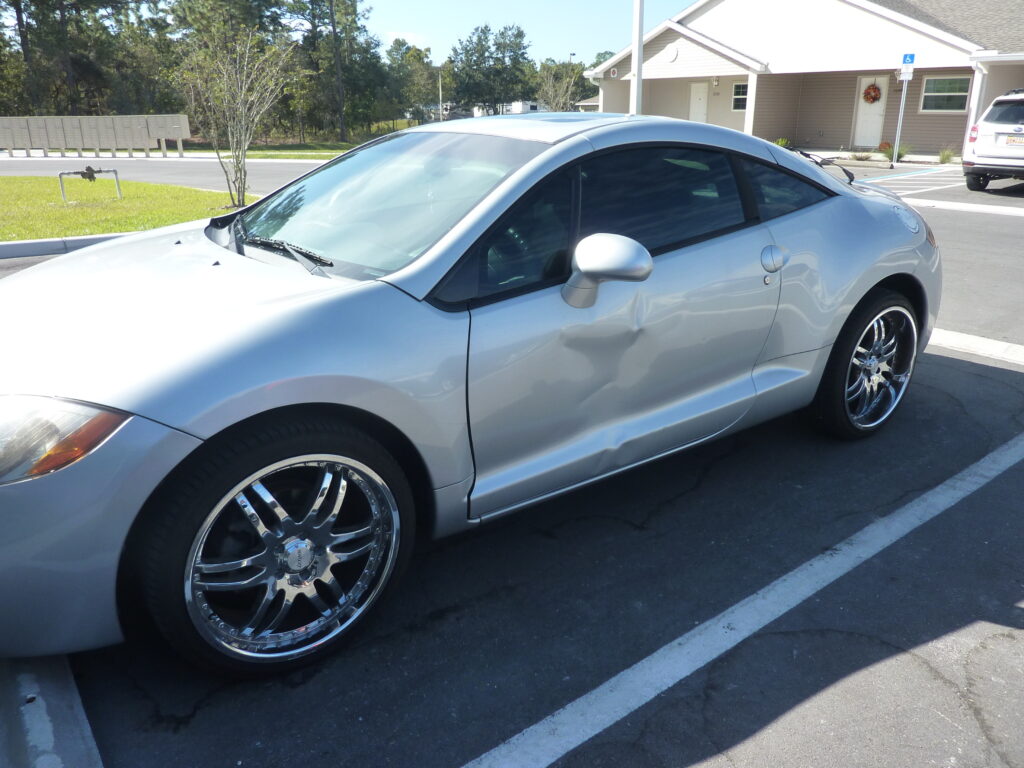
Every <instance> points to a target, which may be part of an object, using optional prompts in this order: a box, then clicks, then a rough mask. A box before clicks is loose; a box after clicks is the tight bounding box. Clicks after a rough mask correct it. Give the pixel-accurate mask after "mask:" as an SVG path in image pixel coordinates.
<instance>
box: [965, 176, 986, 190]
mask: <svg viewBox="0 0 1024 768" xmlns="http://www.w3.org/2000/svg"><path fill="white" fill-rule="evenodd" d="M966 179H967V188H968V189H969V190H971V191H972V192H983V191H984V190H985V188H986V187H987V186H988V176H982V175H981V174H980V173H968V174H967V176H966Z"/></svg>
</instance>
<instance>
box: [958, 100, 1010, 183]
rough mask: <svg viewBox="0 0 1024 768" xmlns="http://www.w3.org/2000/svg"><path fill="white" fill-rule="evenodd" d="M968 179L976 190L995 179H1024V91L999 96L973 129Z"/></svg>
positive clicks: (966, 163) (966, 168)
mask: <svg viewBox="0 0 1024 768" xmlns="http://www.w3.org/2000/svg"><path fill="white" fill-rule="evenodd" d="M964 176H966V177H967V188H968V189H973V190H982V189H984V188H985V187H987V186H988V183H989V182H990V181H992V180H993V179H1007V178H1014V179H1024V88H1018V89H1016V90H1013V91H1009V92H1008V93H1005V94H1003V95H1002V96H999V97H998V98H997V99H996V100H995V101H993V102H992V106H990V107H989V108H988V110H987V111H986V112H985V114H984V115H983V116H982V118H981V120H979V121H978V124H977V125H974V126H972V127H971V132H970V134H969V136H968V138H967V148H966V149H965V150H964Z"/></svg>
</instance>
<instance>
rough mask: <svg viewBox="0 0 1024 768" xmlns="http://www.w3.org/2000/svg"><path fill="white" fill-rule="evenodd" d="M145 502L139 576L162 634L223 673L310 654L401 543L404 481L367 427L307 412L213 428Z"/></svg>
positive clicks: (392, 565)
mask: <svg viewBox="0 0 1024 768" xmlns="http://www.w3.org/2000/svg"><path fill="white" fill-rule="evenodd" d="M165 488H166V490H165V492H164V493H162V494H161V496H160V497H159V498H158V499H157V501H156V502H155V503H154V504H153V505H151V507H150V508H147V510H146V512H145V517H144V518H143V520H142V521H141V524H142V525H143V528H142V530H141V531H140V536H139V539H138V541H139V552H138V554H139V557H137V558H136V562H138V563H139V566H138V570H139V571H141V573H138V577H139V578H141V581H142V592H143V597H144V600H145V604H146V607H147V609H148V611H149V613H150V615H151V616H152V617H153V621H154V623H155V624H156V626H157V628H158V629H159V630H160V633H161V634H162V635H163V637H164V638H165V639H166V641H167V642H168V643H169V644H170V645H171V647H172V648H173V649H174V650H176V651H177V652H178V653H179V654H180V655H181V656H183V657H184V658H186V659H187V660H189V661H191V662H193V663H196V664H199V665H201V666H204V667H206V668H210V669H213V670H215V671H217V672H220V673H226V674H229V675H232V676H240V677H253V676H261V675H267V674H277V673H281V672H285V671H288V670H291V669H293V668H295V667H298V666H302V665H305V664H307V663H309V662H311V661H314V660H317V659H320V658H322V657H324V656H326V655H327V654H329V653H330V652H332V651H333V650H334V649H335V648H337V647H338V646H339V645H340V644H341V643H343V642H344V641H345V640H347V639H348V638H349V637H350V636H351V634H352V632H353V631H355V630H357V629H358V628H359V627H360V626H362V624H363V623H364V621H365V620H366V617H367V615H368V614H369V613H371V609H372V608H373V607H374V606H375V605H376V603H377V602H378V601H379V600H380V599H381V598H382V597H383V595H384V594H386V593H387V592H388V591H389V589H390V588H391V587H392V585H393V584H394V582H395V580H396V579H397V577H398V575H399V574H400V573H401V572H402V571H403V570H404V568H405V567H406V565H407V564H408V562H409V558H410V556H411V554H412V549H413V542H414V541H415V517H416V516H415V510H414V508H413V496H412V490H411V488H410V486H409V483H408V481H407V480H406V478H405V475H404V473H403V472H402V470H401V468H400V467H399V465H398V463H397V462H396V461H395V459H394V458H393V457H392V456H391V455H390V454H389V453H388V452H387V450H385V449H384V448H383V447H382V446H381V445H380V444H379V443H378V442H377V441H376V440H374V439H373V438H371V437H370V436H369V435H366V434H365V433H363V432H361V431H358V430H356V429H354V428H352V427H349V426H347V425H345V424H339V423H337V422H335V421H332V420H330V419H326V418H319V417H316V416H315V415H312V416H308V415H307V416H298V417H293V418H288V417H282V418H278V419H275V420H273V421H267V422H263V423H262V424H256V425H252V426H248V427H243V428H242V429H240V430H238V431H235V432H233V433H230V434H228V435H226V436H224V437H222V438H219V439H218V438H214V439H213V440H211V441H210V442H209V443H207V444H206V445H205V446H203V448H201V449H200V451H199V452H198V453H197V454H195V455H194V456H193V457H191V458H190V459H189V460H188V462H187V463H186V464H185V465H184V466H183V467H182V469H181V470H180V471H178V472H176V473H175V474H174V475H172V476H171V477H170V479H169V480H168V482H167V483H166V485H165Z"/></svg>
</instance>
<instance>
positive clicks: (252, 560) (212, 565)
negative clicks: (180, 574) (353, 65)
mask: <svg viewBox="0 0 1024 768" xmlns="http://www.w3.org/2000/svg"><path fill="white" fill-rule="evenodd" d="M266 554H267V550H265V549H264V550H263V551H262V552H260V553H258V554H255V555H249V557H243V558H241V559H240V560H221V561H209V560H200V561H199V562H198V563H196V570H197V571H199V573H230V572H231V571H240V570H242V569H243V568H250V567H252V566H254V565H261V564H262V560H263V558H264V557H265V556H266Z"/></svg>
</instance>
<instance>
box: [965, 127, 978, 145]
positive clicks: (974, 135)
mask: <svg viewBox="0 0 1024 768" xmlns="http://www.w3.org/2000/svg"><path fill="white" fill-rule="evenodd" d="M977 140H978V126H976V125H972V126H971V132H970V134H968V136H967V143H968V144H973V143H974V142H976V141H977Z"/></svg>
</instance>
